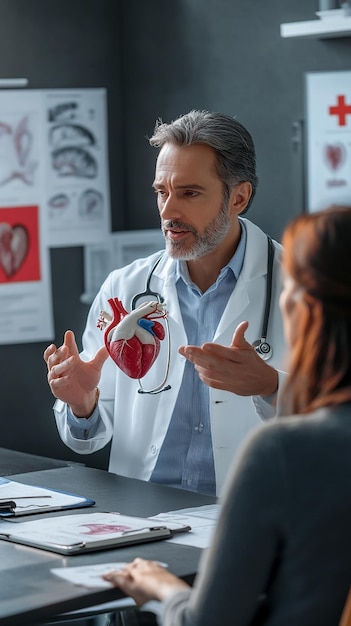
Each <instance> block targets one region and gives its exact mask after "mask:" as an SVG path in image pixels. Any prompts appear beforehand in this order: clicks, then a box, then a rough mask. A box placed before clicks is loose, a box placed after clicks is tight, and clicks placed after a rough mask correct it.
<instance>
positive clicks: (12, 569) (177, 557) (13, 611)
mask: <svg viewBox="0 0 351 626" xmlns="http://www.w3.org/2000/svg"><path fill="white" fill-rule="evenodd" d="M12 479H13V480H19V481H21V482H24V483H27V484H30V485H40V486H43V487H49V488H53V489H61V490H63V491H70V492H72V493H77V494H80V495H83V496H87V497H89V498H92V499H94V500H95V501H96V506H95V507H93V508H91V509H90V510H91V511H96V512H98V511H118V512H119V513H125V514H128V515H137V516H142V517H148V516H151V515H156V514H157V513H162V512H165V511H169V510H174V509H180V508H187V507H192V506H201V505H205V504H213V503H215V502H216V499H215V498H213V497H210V496H205V495H200V494H196V493H192V492H188V491H183V490H180V489H172V488H170V487H164V486H162V485H156V484H153V483H146V482H144V481H141V480H135V479H130V478H124V477H122V476H117V475H116V474H110V473H108V472H105V471H103V470H98V469H93V468H89V467H81V466H79V465H78V466H72V467H63V468H54V469H50V470H43V471H39V472H30V473H26V474H16V475H13V476H12ZM84 510H85V511H88V509H84ZM77 512H79V511H78V510H77V509H76V510H75V511H64V512H60V513H59V514H60V515H62V514H65V515H72V514H74V513H77ZM53 515H57V513H51V514H46V517H49V516H50V517H51V516H53ZM27 519H28V518H27ZM33 519H34V518H33ZM200 554H201V550H199V549H198V548H193V547H189V546H182V545H177V544H172V543H169V542H167V541H157V542H155V543H148V544H139V545H136V546H129V547H125V548H118V549H116V550H105V551H102V552H96V553H90V554H86V555H84V556H81V555H79V556H71V557H65V556H60V555H57V554H54V553H50V552H45V551H43V550H37V549H35V548H29V547H26V546H20V545H15V544H10V543H7V542H5V541H0V580H1V584H0V626H10V625H12V626H18V625H19V624H21V626H25V625H29V624H40V623H41V622H45V621H46V620H48V619H50V618H52V617H53V616H54V615H58V614H60V613H64V612H68V611H74V610H77V609H81V608H84V607H88V606H92V605H96V604H101V603H104V602H110V601H112V600H116V599H117V598H121V597H123V594H122V593H121V592H120V591H119V590H118V589H106V590H100V591H96V592H94V591H93V590H92V589H85V588H83V587H75V586H74V585H71V584H70V583H67V582H65V581H63V580H61V579H59V578H57V577H55V576H54V575H53V574H51V572H50V569H51V568H53V567H65V566H71V567H72V566H73V565H74V566H78V565H87V564H88V563H108V562H115V561H131V560H133V559H134V558H135V557H136V556H141V557H143V558H145V559H157V560H160V561H163V562H165V563H167V564H168V565H169V569H170V571H172V572H173V573H174V574H176V575H177V576H180V577H182V578H184V579H185V580H187V581H188V582H191V581H192V580H193V577H194V575H195V574H196V571H197V566H198V561H199V557H200Z"/></svg>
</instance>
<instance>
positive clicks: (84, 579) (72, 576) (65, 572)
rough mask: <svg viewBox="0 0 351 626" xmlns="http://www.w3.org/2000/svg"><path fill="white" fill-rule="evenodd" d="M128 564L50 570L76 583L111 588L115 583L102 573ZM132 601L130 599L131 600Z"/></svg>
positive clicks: (98, 587) (164, 565) (84, 585)
mask: <svg viewBox="0 0 351 626" xmlns="http://www.w3.org/2000/svg"><path fill="white" fill-rule="evenodd" d="M125 565H127V563H124V562H118V563H99V564H97V565H79V566H77V567H55V568H52V569H51V570H50V571H51V572H52V573H53V574H55V576H59V577H60V578H63V579H64V580H67V581H68V582H70V583H73V584H74V585H78V586H82V587H89V588H90V587H94V588H95V589H109V588H110V587H113V584H112V583H110V582H108V581H107V580H103V578H102V575H103V574H106V573H107V572H111V571H112V570H119V569H122V567H124V566H125ZM160 565H163V567H167V564H166V563H160ZM129 603H130V600H129Z"/></svg>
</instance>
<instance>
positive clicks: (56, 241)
mask: <svg viewBox="0 0 351 626" xmlns="http://www.w3.org/2000/svg"><path fill="white" fill-rule="evenodd" d="M44 97H45V101H44V107H45V111H44V113H45V156H44V160H45V170H46V186H45V211H46V213H47V218H48V243H49V245H51V246H67V245H85V244H87V243H94V242H96V241H99V240H101V239H103V238H104V237H105V236H106V235H107V234H108V233H109V231H110V200H109V179H108V160H107V116H106V91H105V90H103V89H86V90H84V89H83V90H78V91H75V90H68V91H65V90H55V91H47V92H44Z"/></svg>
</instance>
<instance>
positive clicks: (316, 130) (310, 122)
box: [306, 71, 351, 212]
mask: <svg viewBox="0 0 351 626" xmlns="http://www.w3.org/2000/svg"><path fill="white" fill-rule="evenodd" d="M306 122H307V129H306V130H307V133H306V137H307V208H308V210H309V211H310V212H313V211H318V210H321V209H325V208H327V207H328V206H330V205H331V204H342V205H350V206H351V71H349V72H348V71H347V72H345V71H343V72H311V73H307V74H306Z"/></svg>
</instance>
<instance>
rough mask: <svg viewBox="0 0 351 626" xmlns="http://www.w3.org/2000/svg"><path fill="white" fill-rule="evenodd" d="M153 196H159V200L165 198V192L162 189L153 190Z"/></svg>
mask: <svg viewBox="0 0 351 626" xmlns="http://www.w3.org/2000/svg"><path fill="white" fill-rule="evenodd" d="M155 194H156V195H157V196H161V198H163V196H165V195H166V192H165V191H163V190H162V189H155Z"/></svg>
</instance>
